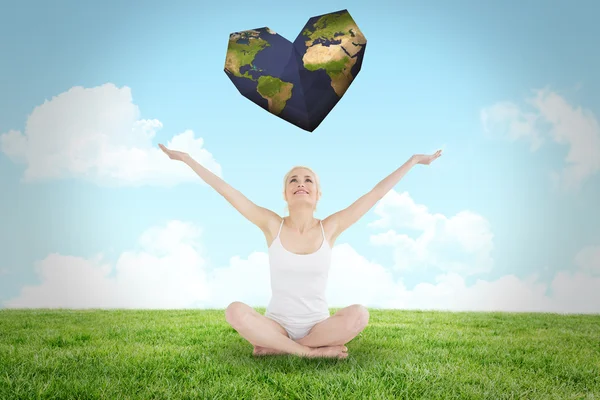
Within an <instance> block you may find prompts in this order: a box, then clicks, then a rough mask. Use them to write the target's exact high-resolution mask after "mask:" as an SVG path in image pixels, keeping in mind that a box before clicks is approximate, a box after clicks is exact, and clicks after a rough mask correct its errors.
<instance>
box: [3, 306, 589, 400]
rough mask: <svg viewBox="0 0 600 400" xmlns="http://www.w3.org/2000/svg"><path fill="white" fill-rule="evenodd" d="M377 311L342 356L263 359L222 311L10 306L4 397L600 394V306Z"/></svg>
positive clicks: (5, 324) (526, 396)
mask: <svg viewBox="0 0 600 400" xmlns="http://www.w3.org/2000/svg"><path fill="white" fill-rule="evenodd" d="M257 310H258V311H259V312H261V313H262V312H264V309H257ZM332 311H335V310H332ZM370 311H371V319H370V324H369V326H368V327H367V328H366V329H365V331H364V332H363V333H362V334H361V335H360V336H358V337H357V338H355V339H354V340H353V341H351V342H350V343H349V344H348V345H347V346H348V349H349V357H348V359H346V360H332V359H301V358H298V357H296V356H291V355H282V356H266V357H260V358H256V357H253V356H252V346H251V345H250V344H248V343H247V342H245V341H244V340H243V339H242V338H241V337H239V335H238V334H237V333H236V332H235V331H234V330H233V329H232V328H231V327H229V325H227V324H226V322H225V318H224V312H223V310H177V311H133V310H89V311H87V310H81V311H79V310H78V311H71V310H0V398H1V399H25V398H27V399H29V398H31V399H36V398H60V399H71V398H72V399H75V398H77V399H89V398H104V399H138V398H139V399H168V398H172V399H187V398H198V399H317V398H318V399H345V398H348V399H414V398H424V399H452V398H461V399H561V400H563V399H600V315H595V316H589V315H588V316H585V315H566V316H565V315H555V314H508V313H450V312H418V311H390V310H370Z"/></svg>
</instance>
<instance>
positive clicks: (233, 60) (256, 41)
mask: <svg viewBox="0 0 600 400" xmlns="http://www.w3.org/2000/svg"><path fill="white" fill-rule="evenodd" d="M240 39H246V40H248V43H247V44H246V43H238V42H239V40H240ZM268 46H271V45H270V44H269V42H267V41H266V40H264V39H261V38H260V37H259V32H258V31H252V30H251V31H244V32H238V33H232V34H231V35H230V36H229V46H228V47H227V56H226V58H225V69H226V70H227V71H229V72H231V73H232V74H233V75H235V76H237V77H240V78H248V79H251V80H255V79H254V78H252V76H251V75H250V74H248V71H246V72H244V74H242V73H241V72H240V68H242V67H243V66H244V65H252V61H254V57H256V55H257V54H258V53H259V52H260V51H262V50H263V49H264V48H265V47H268Z"/></svg>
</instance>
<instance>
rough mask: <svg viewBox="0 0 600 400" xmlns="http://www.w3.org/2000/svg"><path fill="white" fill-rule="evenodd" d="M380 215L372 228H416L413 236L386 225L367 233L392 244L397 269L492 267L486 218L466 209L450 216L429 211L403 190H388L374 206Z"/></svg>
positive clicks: (374, 239) (466, 271)
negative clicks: (415, 233)
mask: <svg viewBox="0 0 600 400" xmlns="http://www.w3.org/2000/svg"><path fill="white" fill-rule="evenodd" d="M374 213H375V214H376V215H378V216H379V217H380V218H379V219H377V220H376V221H374V222H372V223H370V224H369V226H370V227H372V228H379V229H383V228H397V229H408V230H410V231H416V232H418V236H417V237H416V238H412V237H410V236H409V235H408V234H405V233H397V232H396V231H395V230H394V229H389V230H387V231H386V232H384V233H379V234H375V235H372V236H371V239H370V240H371V243H372V244H374V245H377V246H391V247H393V248H394V261H395V267H396V268H397V269H400V270H413V269H417V270H418V269H424V268H436V269H439V270H440V271H447V272H460V273H462V274H467V275H469V274H477V273H483V272H489V271H490V270H491V269H492V268H493V259H492V257H491V252H492V250H493V234H492V232H491V229H490V225H489V222H488V221H487V220H486V219H485V218H484V217H482V216H480V215H478V214H475V213H473V212H470V211H461V212H459V213H458V214H456V215H454V216H452V217H446V216H444V215H442V214H433V213H430V212H429V211H428V209H427V207H425V206H424V205H420V204H416V203H415V202H414V201H413V199H412V198H411V197H410V195H409V194H408V193H406V192H404V193H402V194H399V193H398V192H396V191H394V190H391V191H390V192H388V193H387V194H386V196H385V197H384V198H383V199H381V201H380V202H379V203H378V204H377V205H376V206H375V209H374Z"/></svg>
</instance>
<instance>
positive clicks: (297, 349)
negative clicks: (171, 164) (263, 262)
mask: <svg viewBox="0 0 600 400" xmlns="http://www.w3.org/2000/svg"><path fill="white" fill-rule="evenodd" d="M159 146H160V148H161V149H162V150H163V151H164V152H165V153H166V154H167V155H168V156H169V158H171V159H172V160H177V161H181V162H184V163H185V164H186V165H188V166H189V167H190V168H192V170H194V172H196V174H198V176H200V178H202V179H203V180H204V181H205V182H206V183H207V184H208V185H210V186H211V187H212V188H213V189H215V190H216V191H217V192H218V193H219V194H220V195H221V196H223V197H224V198H225V199H226V200H227V201H228V202H229V203H230V204H231V205H232V206H233V207H234V208H235V209H236V210H238V211H239V212H240V213H241V214H242V215H243V216H244V217H245V218H246V219H248V220H249V221H250V222H252V223H253V224H254V225H256V226H257V227H259V228H260V229H261V230H262V232H263V233H264V235H265V238H266V240H267V244H268V249H269V264H270V273H271V290H272V295H271V301H270V302H269V305H268V306H267V310H266V313H265V315H261V314H260V313H258V312H257V311H255V310H254V309H253V308H252V307H250V306H248V305H246V304H244V303H242V302H238V301H235V302H233V303H231V304H230V305H229V306H228V307H227V309H226V311H225V319H226V321H227V322H228V323H229V324H230V325H231V326H232V327H233V329H235V330H236V331H237V332H238V333H239V334H240V335H241V336H242V337H243V338H245V339H246V340H247V341H248V342H250V343H251V344H252V345H253V346H254V351H253V354H254V355H266V354H295V355H298V356H302V357H333V358H346V357H347V356H348V353H347V350H348V349H347V348H346V347H345V344H346V343H348V342H349V341H350V340H352V339H353V338H354V337H356V336H357V335H358V334H359V333H360V332H361V331H362V330H363V329H364V328H365V327H366V326H367V324H368V322H369V312H368V311H367V309H366V308H365V307H364V306H362V305H359V304H354V305H351V306H348V307H345V308H342V309H341V310H339V311H337V312H336V313H335V314H334V315H330V313H329V308H328V304H327V301H326V299H325V289H326V286H327V276H328V272H329V267H330V265H331V251H332V248H333V245H334V243H335V241H336V239H337V238H338V236H339V235H340V234H341V233H342V232H344V231H345V230H346V229H348V228H349V227H350V226H352V225H353V224H354V223H356V222H357V221H358V220H359V219H360V218H361V217H362V216H363V215H364V214H365V213H366V212H367V211H369V210H370V209H371V208H372V207H373V206H374V205H375V204H376V203H377V202H378V201H379V200H380V199H381V198H382V197H383V196H384V195H385V194H386V193H387V192H389V191H390V190H391V189H392V188H393V187H394V186H395V185H396V184H397V183H398V181H400V179H401V178H402V177H403V176H404V175H405V174H406V173H407V172H408V171H409V170H410V169H411V168H412V167H413V166H415V165H417V164H424V165H429V164H430V163H431V162H432V161H434V160H435V159H437V158H438V157H439V156H440V155H441V150H438V151H437V152H436V153H434V154H432V155H424V154H416V155H413V156H412V157H410V159H409V160H408V161H406V162H405V163H404V164H403V165H402V166H400V167H399V168H398V169H397V170H396V171H394V172H393V173H391V174H390V175H389V176H387V177H386V178H385V179H383V180H382V181H381V182H379V183H378V184H377V185H376V186H375V187H374V188H373V189H372V190H371V191H369V192H368V193H367V194H365V195H364V196H362V197H361V198H359V199H358V200H356V201H355V202H354V203H352V204H351V205H350V206H349V207H347V208H345V209H343V210H341V211H338V212H336V213H334V214H332V215H330V216H329V217H327V218H325V219H323V220H319V219H316V218H315V217H314V211H315V208H316V206H317V202H318V201H319V198H320V197H321V187H320V184H319V177H318V176H317V174H316V173H315V172H314V171H312V170H311V169H310V168H308V167H301V166H299V167H294V168H292V169H291V170H290V171H288V173H287V174H285V177H284V180H283V197H284V199H285V201H286V202H287V207H288V210H289V215H288V216H286V217H283V218H282V217H280V216H279V215H277V214H276V213H275V212H273V211H271V210H268V209H266V208H263V207H260V206H258V205H256V204H254V203H253V202H252V201H250V200H249V199H248V198H246V197H245V196H244V195H243V194H242V193H240V192H239V191H237V190H236V189H234V188H233V187H231V186H230V185H229V184H227V183H226V182H225V181H223V180H222V179H221V178H219V177H218V176H216V175H215V174H213V173H212V172H210V171H209V170H208V169H206V168H204V167H203V166H202V165H200V164H199V163H198V162H196V161H195V160H194V159H192V158H191V157H190V156H189V155H188V154H186V153H183V152H180V151H176V150H170V149H167V148H166V147H165V146H164V145H162V144H160V145H159Z"/></svg>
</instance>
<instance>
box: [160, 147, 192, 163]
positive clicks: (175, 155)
mask: <svg viewBox="0 0 600 400" xmlns="http://www.w3.org/2000/svg"><path fill="white" fill-rule="evenodd" d="M158 147H160V148H161V150H162V151H164V152H165V154H166V155H168V156H169V158H170V159H171V160H177V161H182V160H183V158H184V157H186V156H187V155H188V154H187V153H184V152H183V151H177V150H171V149H168V148H166V147H165V146H164V145H162V144H159V145H158Z"/></svg>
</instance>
